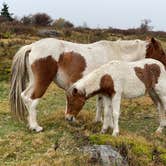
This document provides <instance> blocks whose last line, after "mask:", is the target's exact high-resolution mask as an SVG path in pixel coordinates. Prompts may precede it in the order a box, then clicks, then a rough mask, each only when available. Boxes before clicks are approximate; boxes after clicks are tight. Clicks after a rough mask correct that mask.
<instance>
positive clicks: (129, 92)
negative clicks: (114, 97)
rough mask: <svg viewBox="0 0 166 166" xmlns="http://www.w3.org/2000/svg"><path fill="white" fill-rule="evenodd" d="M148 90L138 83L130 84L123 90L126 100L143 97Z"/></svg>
mask: <svg viewBox="0 0 166 166" xmlns="http://www.w3.org/2000/svg"><path fill="white" fill-rule="evenodd" d="M145 91H146V88H145V86H144V84H143V83H142V82H136V83H134V82H133V83H131V84H128V85H127V86H125V87H124V89H123V97H124V98H135V97H139V96H143V95H144V94H145Z"/></svg>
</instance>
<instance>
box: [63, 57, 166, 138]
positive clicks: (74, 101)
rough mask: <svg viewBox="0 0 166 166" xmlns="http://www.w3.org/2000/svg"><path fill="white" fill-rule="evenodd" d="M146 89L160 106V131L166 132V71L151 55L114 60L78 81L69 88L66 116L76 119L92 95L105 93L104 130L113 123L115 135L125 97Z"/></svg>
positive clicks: (137, 94)
mask: <svg viewBox="0 0 166 166" xmlns="http://www.w3.org/2000/svg"><path fill="white" fill-rule="evenodd" d="M146 93H149V95H150V97H151V98H152V100H153V101H154V103H155V105H156V106H157V109H158V111H159V118H160V125H159V127H158V129H157V130H156V131H157V132H162V129H163V128H164V126H166V116H165V111H166V71H165V67H164V65H163V64H162V63H160V62H159V61H157V60H154V59H150V58H149V59H143V60H139V61H136V62H124V61H111V62H109V63H107V64H105V65H103V66H102V67H100V68H98V69H97V70H94V71H93V72H91V73H90V74H88V75H87V76H85V77H84V78H82V79H80V80H79V81H77V82H76V83H74V84H73V86H72V87H71V88H69V90H68V99H69V102H68V110H67V113H66V119H67V120H70V121H73V120H74V119H75V117H76V116H77V114H78V113H79V111H80V110H81V109H82V107H83V105H84V103H85V101H86V100H87V99H88V98H90V97H92V96H94V95H96V94H102V95H103V97H104V122H103V127H102V130H101V132H102V133H105V132H106V131H107V129H108V127H111V128H113V133H112V135H113V136H116V135H117V134H118V133H119V126H118V120H119V115H120V102H121V98H122V97H123V98H135V97H139V96H142V95H144V94H146Z"/></svg>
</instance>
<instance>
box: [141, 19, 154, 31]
mask: <svg viewBox="0 0 166 166" xmlns="http://www.w3.org/2000/svg"><path fill="white" fill-rule="evenodd" d="M151 22H152V21H151V20H150V19H144V20H142V21H141V25H140V31H141V32H143V33H145V32H148V31H150V30H152V29H153V27H152V26H150V25H149V24H150V23H151Z"/></svg>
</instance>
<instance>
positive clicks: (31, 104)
mask: <svg viewBox="0 0 166 166" xmlns="http://www.w3.org/2000/svg"><path fill="white" fill-rule="evenodd" d="M32 92H33V84H29V85H28V87H27V88H26V89H25V90H24V91H23V92H22V93H21V97H22V100H23V102H24V104H25V106H26V108H27V110H28V118H27V119H28V125H29V128H30V129H31V130H35V131H37V132H39V131H42V130H43V128H42V127H41V126H39V125H38V123H37V120H36V116H37V110H36V106H37V104H38V102H39V99H34V100H32V99H31V94H32Z"/></svg>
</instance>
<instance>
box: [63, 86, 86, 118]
mask: <svg viewBox="0 0 166 166" xmlns="http://www.w3.org/2000/svg"><path fill="white" fill-rule="evenodd" d="M85 100H86V97H85V93H83V92H80V91H78V90H77V89H76V88H74V89H73V90H72V94H68V95H67V112H66V114H72V115H74V117H76V116H77V114H78V113H79V112H80V111H81V109H82V107H83V106H84V104H85Z"/></svg>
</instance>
